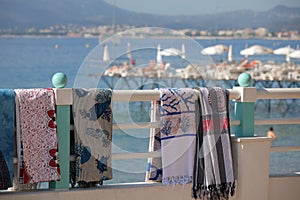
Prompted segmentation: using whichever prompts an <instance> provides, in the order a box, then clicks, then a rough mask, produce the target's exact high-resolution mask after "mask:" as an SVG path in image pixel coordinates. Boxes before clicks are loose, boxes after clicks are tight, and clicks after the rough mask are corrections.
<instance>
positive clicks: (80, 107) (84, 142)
mask: <svg viewBox="0 0 300 200" xmlns="http://www.w3.org/2000/svg"><path fill="white" fill-rule="evenodd" d="M111 96H112V91H111V90H110V89H73V116H74V127H75V153H76V182H77V183H82V182H84V183H93V182H99V181H102V180H109V179H111V178H112V168H111V147H112V144H111V143H112V110H111Z"/></svg>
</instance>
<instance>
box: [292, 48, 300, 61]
mask: <svg viewBox="0 0 300 200" xmlns="http://www.w3.org/2000/svg"><path fill="white" fill-rule="evenodd" d="M290 57H291V58H298V59H300V50H295V51H294V52H292V53H291V54H290Z"/></svg>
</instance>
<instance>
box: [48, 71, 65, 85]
mask: <svg viewBox="0 0 300 200" xmlns="http://www.w3.org/2000/svg"><path fill="white" fill-rule="evenodd" d="M67 82H68V78H67V76H66V75H65V74H64V73H62V72H57V73H55V74H54V75H53V76H52V85H53V86H54V87H55V88H64V87H65V86H66V85H67Z"/></svg>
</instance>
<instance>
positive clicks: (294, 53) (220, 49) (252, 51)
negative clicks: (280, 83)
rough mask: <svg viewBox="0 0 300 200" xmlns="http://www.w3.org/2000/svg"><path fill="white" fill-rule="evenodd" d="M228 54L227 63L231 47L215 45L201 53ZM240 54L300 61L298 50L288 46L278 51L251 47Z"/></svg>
mask: <svg viewBox="0 0 300 200" xmlns="http://www.w3.org/2000/svg"><path fill="white" fill-rule="evenodd" d="M226 52H228V61H229V62H231V61H232V45H229V47H227V46H226V45H222V44H219V45H215V46H210V47H206V48H204V49H203V50H202V51H201V53H202V54H203V55H218V54H223V53H226ZM240 54H241V55H243V56H245V57H248V56H252V55H266V54H276V55H285V56H286V61H287V62H290V58H297V59H300V50H299V49H298V50H295V49H293V48H291V47H290V45H288V46H286V47H281V48H278V49H275V50H273V49H270V48H267V47H264V46H261V45H253V46H250V47H248V48H245V49H243V50H241V51H240Z"/></svg>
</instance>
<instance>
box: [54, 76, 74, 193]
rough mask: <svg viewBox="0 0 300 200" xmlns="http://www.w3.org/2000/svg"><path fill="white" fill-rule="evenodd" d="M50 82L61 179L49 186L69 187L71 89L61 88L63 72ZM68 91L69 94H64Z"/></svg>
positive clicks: (63, 85)
mask: <svg viewBox="0 0 300 200" xmlns="http://www.w3.org/2000/svg"><path fill="white" fill-rule="evenodd" d="M52 84H53V86H54V87H55V97H56V126H57V133H58V156H59V165H60V173H61V179H60V181H56V182H51V183H50V185H49V187H50V188H54V189H69V176H70V105H71V104H70V102H71V101H72V100H70V98H71V93H70V91H71V89H62V88H63V87H65V85H66V84H67V76H66V75H65V74H63V73H56V74H54V75H53V77H52ZM68 93H69V95H66V94H68Z"/></svg>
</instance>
